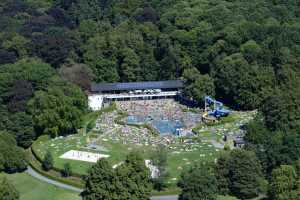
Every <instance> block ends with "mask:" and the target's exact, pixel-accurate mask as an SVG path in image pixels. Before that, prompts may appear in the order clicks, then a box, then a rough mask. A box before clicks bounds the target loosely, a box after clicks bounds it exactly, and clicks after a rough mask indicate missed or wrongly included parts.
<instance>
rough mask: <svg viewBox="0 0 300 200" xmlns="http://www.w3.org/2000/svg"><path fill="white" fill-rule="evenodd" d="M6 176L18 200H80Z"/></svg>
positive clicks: (23, 175) (31, 181)
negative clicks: (18, 194) (14, 189)
mask: <svg viewBox="0 0 300 200" xmlns="http://www.w3.org/2000/svg"><path fill="white" fill-rule="evenodd" d="M0 176H1V177H3V176H6V177H7V178H8V180H10V181H11V183H12V184H13V185H14V186H15V187H16V189H17V190H18V191H19V193H20V200H81V197H80V196H79V194H78V193H75V192H71V191H68V190H64V189H60V188H57V187H56V186H53V185H50V184H47V183H44V182H41V181H39V180H37V179H35V178H33V177H31V176H29V175H28V174H26V173H18V174H3V173H2V174H0ZM218 200H237V198H234V197H230V196H218Z"/></svg>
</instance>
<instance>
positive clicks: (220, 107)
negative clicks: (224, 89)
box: [205, 96, 230, 118]
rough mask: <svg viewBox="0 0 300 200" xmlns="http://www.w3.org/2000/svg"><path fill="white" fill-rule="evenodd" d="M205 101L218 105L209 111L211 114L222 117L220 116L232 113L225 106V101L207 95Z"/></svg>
mask: <svg viewBox="0 0 300 200" xmlns="http://www.w3.org/2000/svg"><path fill="white" fill-rule="evenodd" d="M205 102H206V103H207V104H209V105H212V104H214V105H216V107H214V110H212V111H209V112H208V115H210V116H214V117H216V118H220V117H225V116H228V115H229V114H230V110H227V109H225V108H223V103H222V102H220V101H217V100H215V99H213V98H211V97H209V96H206V97H205Z"/></svg>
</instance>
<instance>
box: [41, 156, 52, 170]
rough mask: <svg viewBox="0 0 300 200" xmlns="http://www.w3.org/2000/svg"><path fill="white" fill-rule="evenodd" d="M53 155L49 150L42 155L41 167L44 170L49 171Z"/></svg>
mask: <svg viewBox="0 0 300 200" xmlns="http://www.w3.org/2000/svg"><path fill="white" fill-rule="evenodd" d="M53 164H54V161H53V157H52V154H51V152H50V151H47V153H46V154H45V156H44V159H43V162H42V167H43V169H44V170H46V171H49V170H50V169H52V168H53Z"/></svg>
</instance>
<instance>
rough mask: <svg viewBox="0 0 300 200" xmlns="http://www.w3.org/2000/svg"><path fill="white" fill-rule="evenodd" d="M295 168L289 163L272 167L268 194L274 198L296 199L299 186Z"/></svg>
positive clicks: (299, 190) (281, 199)
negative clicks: (275, 167)
mask: <svg viewBox="0 0 300 200" xmlns="http://www.w3.org/2000/svg"><path fill="white" fill-rule="evenodd" d="M298 181H299V180H298V177H297V174H296V171H295V169H294V168H293V167H292V166H290V165H281V166H280V167H279V168H277V169H274V170H273V172H272V178H271V183H270V185H271V186H270V196H271V198H272V199H275V200H284V199H291V200H293V199H295V200H296V199H298V198H299V194H300V188H299V183H298Z"/></svg>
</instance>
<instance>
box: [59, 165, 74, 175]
mask: <svg viewBox="0 0 300 200" xmlns="http://www.w3.org/2000/svg"><path fill="white" fill-rule="evenodd" d="M61 175H62V176H63V177H69V176H72V168H71V165H70V163H65V164H64V169H63V170H61Z"/></svg>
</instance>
